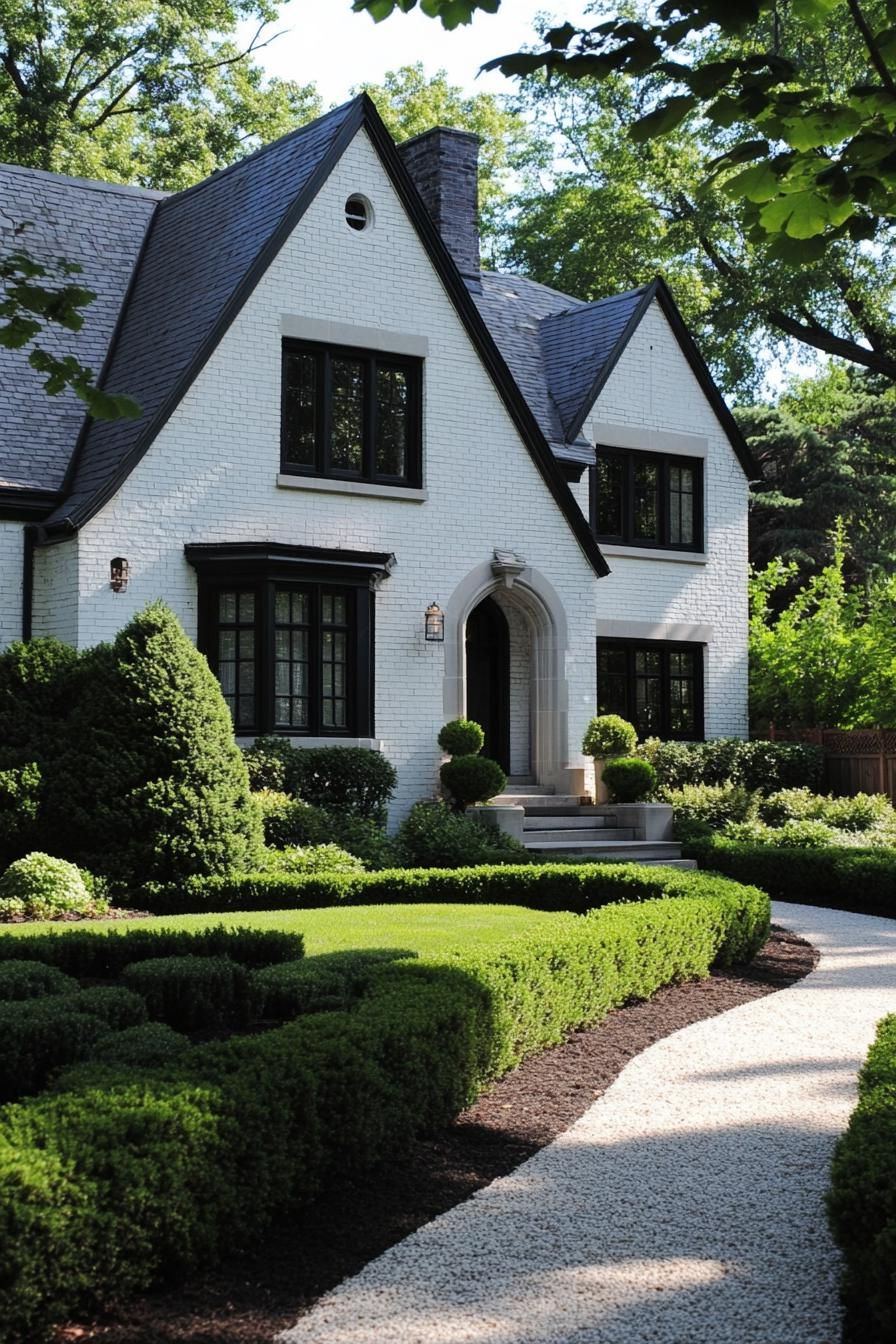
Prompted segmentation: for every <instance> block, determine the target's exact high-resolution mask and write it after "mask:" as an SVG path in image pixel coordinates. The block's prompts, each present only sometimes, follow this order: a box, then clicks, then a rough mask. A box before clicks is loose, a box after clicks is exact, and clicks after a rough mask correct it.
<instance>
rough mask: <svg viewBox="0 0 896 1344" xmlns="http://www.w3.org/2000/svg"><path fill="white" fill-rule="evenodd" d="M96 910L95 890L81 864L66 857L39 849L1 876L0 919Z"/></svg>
mask: <svg viewBox="0 0 896 1344" xmlns="http://www.w3.org/2000/svg"><path fill="white" fill-rule="evenodd" d="M94 911H95V904H94V898H93V894H92V892H91V890H90V888H89V886H88V885H87V883H86V882H85V881H84V876H83V874H82V872H81V870H80V868H76V867H75V865H74V864H73V863H67V862H66V860H65V859H54V858H53V856H52V855H51V854H42V853H40V852H37V851H36V852H35V853H33V854H26V855H25V857H24V858H23V859H16V861H15V863H11V864H10V865H9V867H8V868H7V870H6V872H5V873H4V874H3V876H2V877H0V919H13V918H15V917H16V916H20V915H24V916H25V918H26V919H59V918H60V917H61V916H62V915H90V914H93V913H94Z"/></svg>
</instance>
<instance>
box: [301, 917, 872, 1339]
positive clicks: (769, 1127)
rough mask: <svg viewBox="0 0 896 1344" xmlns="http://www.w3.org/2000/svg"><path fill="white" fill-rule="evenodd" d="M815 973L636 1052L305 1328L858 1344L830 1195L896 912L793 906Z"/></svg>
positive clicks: (322, 1332) (306, 1320)
mask: <svg viewBox="0 0 896 1344" xmlns="http://www.w3.org/2000/svg"><path fill="white" fill-rule="evenodd" d="M774 919H775V922H776V923H778V924H782V925H784V927H786V928H788V929H792V930H793V931H794V932H796V933H798V934H800V935H801V936H802V937H804V938H806V939H808V940H809V941H810V942H811V943H813V944H814V945H815V946H816V947H817V948H818V949H819V951H820V952H821V959H820V962H819V965H818V968H817V969H816V970H815V971H814V972H813V973H812V974H811V975H809V976H808V977H807V978H806V979H805V980H802V981H800V982H799V983H798V984H796V985H794V986H792V987H791V988H790V989H786V990H782V991H781V992H780V993H777V994H771V995H769V996H768V997H767V998H763V999H758V1000H756V1001H755V1002H753V1003H749V1004H744V1005H743V1006H741V1007H739V1008H734V1009H732V1010H731V1011H730V1012H727V1013H724V1014H722V1015H721V1016H720V1017H715V1018H710V1019H709V1020H708V1021H705V1022H699V1023H697V1024H696V1025H694V1026H691V1027H686V1028H685V1029H684V1030H682V1031H679V1032H677V1033H676V1034H675V1035H674V1036H670V1037H667V1038H666V1039H665V1040H662V1041H659V1042H657V1044H656V1045H653V1046H651V1047H650V1048H649V1049H648V1050H645V1051H644V1053H643V1054H641V1055H638V1056H637V1057H636V1058H635V1059H634V1060H632V1061H631V1063H629V1064H628V1065H627V1066H626V1068H625V1069H624V1070H623V1072H622V1073H621V1074H620V1076H619V1078H618V1079H617V1080H616V1082H615V1083H614V1084H613V1085H612V1087H611V1088H610V1089H609V1090H608V1091H607V1092H606V1093H605V1094H604V1096H603V1097H602V1098H601V1099H600V1100H599V1101H597V1102H596V1103H595V1104H594V1106H592V1107H591V1109H590V1110H588V1111H587V1112H586V1113H585V1115H583V1116H582V1118H581V1119H580V1120H579V1121H578V1122H577V1123H576V1124H575V1125H573V1126H572V1128H571V1129H569V1130H567V1131H566V1133H564V1134H562V1135H561V1136H560V1138H558V1139H557V1140H556V1141H555V1142H554V1143H552V1144H551V1145H549V1146H548V1147H547V1148H544V1149H543V1150H542V1151H541V1152H540V1153H538V1154H536V1156H535V1157H533V1158H532V1159H530V1160H529V1161H528V1162H526V1163H524V1164H523V1166H521V1167H519V1168H517V1170H516V1171H515V1172H513V1173H512V1174H511V1175H510V1176H507V1177H504V1178H502V1179H501V1180H498V1181H495V1182H493V1184H491V1185H489V1186H487V1187H486V1188H485V1189H483V1190H481V1191H480V1192H479V1193H478V1194H476V1195H474V1196H473V1198H472V1199H470V1200H468V1201H467V1202H466V1203H463V1204H460V1205H458V1206H457V1207H456V1208H454V1209H452V1210H450V1211H449V1212H448V1213H446V1214H444V1215H442V1216H441V1217H440V1218H437V1219H436V1220H435V1221H434V1222H432V1223H429V1224H427V1225H426V1226H425V1227H423V1228H421V1229H420V1230H419V1231H418V1232H415V1233H414V1234H413V1235H412V1236H410V1237H408V1238H407V1239H406V1240H405V1241H402V1242H400V1243H399V1244H398V1245H397V1246H394V1247H393V1248H392V1249H391V1250H389V1251H387V1252H386V1253H385V1255H382V1256H380V1257H379V1258H378V1259H377V1260H374V1261H372V1262H371V1263H370V1264H369V1265H368V1266H366V1268H365V1269H364V1270H362V1271H361V1273H360V1274H358V1275H356V1276H355V1277H354V1278H352V1279H348V1280H346V1281H345V1283H343V1284H342V1285H340V1287H339V1288H337V1289H336V1290H335V1292H333V1293H331V1294H330V1295H329V1296H327V1297H325V1298H323V1299H322V1300H321V1301H320V1302H319V1303H318V1304H317V1305H316V1306H315V1307H314V1308H313V1310H312V1311H310V1312H309V1313H308V1315H307V1316H305V1317H303V1318H302V1319H301V1320H300V1321H299V1323H298V1324H297V1325H296V1326H295V1327H294V1328H292V1329H290V1330H287V1331H285V1332H284V1333H283V1334H282V1335H280V1336H278V1339H280V1340H281V1341H284V1344H374V1342H375V1344H838V1341H839V1339H840V1307H839V1302H838V1278H839V1258H838V1254H837V1251H836V1249H835V1247H834V1246H833V1244H832V1242H831V1239H830V1236H829V1234H828V1231H827V1228H826V1224H825V1218H824V1209H823V1196H824V1191H825V1189H826V1187H827V1179H828V1164H829V1161H830V1156H831V1151H832V1148H833V1144H834V1140H835V1138H836V1136H837V1135H838V1134H839V1133H840V1132H841V1130H842V1129H843V1128H844V1127H845V1125H846V1122H847V1119H848V1117H849V1114H850V1111H851V1110H852V1107H853V1105H854V1101H855V1075H856V1072H857V1070H858V1068H859V1066H860V1064H861V1062H862V1060H863V1058H864V1055H865V1052H866V1051H867V1048H868V1045H869V1044H870V1042H871V1040H872V1037H873V1034H874V1026H875V1023H876V1022H877V1021H878V1020H879V1019H880V1018H881V1017H882V1016H883V1015H884V1013H886V1012H892V1011H894V1010H896V922H894V921H890V920H884V919H874V918H871V917H868V916H863V915H853V914H846V913H843V912H840V911H833V910H821V909H816V908H814V907H807V906H796V905H785V904H781V903H777V902H776V903H775V905H774Z"/></svg>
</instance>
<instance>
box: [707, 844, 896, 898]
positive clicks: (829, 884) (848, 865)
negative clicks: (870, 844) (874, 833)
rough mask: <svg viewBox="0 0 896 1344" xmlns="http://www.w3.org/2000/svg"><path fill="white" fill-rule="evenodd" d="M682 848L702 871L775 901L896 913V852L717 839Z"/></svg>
mask: <svg viewBox="0 0 896 1344" xmlns="http://www.w3.org/2000/svg"><path fill="white" fill-rule="evenodd" d="M684 852H685V853H686V854H689V855H691V856H692V857H693V858H695V859H697V861H698V862H699V864H700V867H701V869H704V870H706V869H708V870H711V871H713V872H718V873H724V874H725V875H726V876H727V877H731V878H734V879H735V881H738V882H747V883H753V884H755V885H756V886H757V887H761V888H762V890H763V891H767V892H768V894H769V896H771V898H772V900H776V901H793V902H795V903H796V904H797V905H823V906H832V907H834V908H835V909H839V910H856V911H859V912H860V913H862V912H864V913H866V914H870V915H888V916H893V915H894V914H896V850H887V849H843V848H840V847H837V846H834V845H827V846H824V847H823V848H820V849H784V848H777V847H773V846H771V845H747V844H742V843H740V842H739V841H735V840H719V839H716V840H710V841H707V842H705V843H704V842H694V843H692V844H690V845H688V846H686V847H685V851H684Z"/></svg>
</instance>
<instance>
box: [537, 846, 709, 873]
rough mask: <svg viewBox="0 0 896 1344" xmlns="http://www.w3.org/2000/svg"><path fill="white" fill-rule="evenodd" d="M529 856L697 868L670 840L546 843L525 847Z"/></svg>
mask: <svg viewBox="0 0 896 1344" xmlns="http://www.w3.org/2000/svg"><path fill="white" fill-rule="evenodd" d="M526 848H527V849H528V850H529V851H530V853H532V854H540V855H542V856H543V857H545V858H552V859H557V860H559V861H561V862H563V861H566V860H572V861H575V862H583V863H602V862H603V863H654V864H657V863H660V864H672V865H674V866H675V867H676V868H682V867H685V868H696V866H697V864H696V862H695V860H694V859H683V858H682V857H681V846H680V845H677V844H675V843H674V841H671V840H592V841H586V842H585V843H582V842H581V841H577V840H548V841H543V842H542V841H539V842H538V843H537V844H527V845H526Z"/></svg>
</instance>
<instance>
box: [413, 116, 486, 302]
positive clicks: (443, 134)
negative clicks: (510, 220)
mask: <svg viewBox="0 0 896 1344" xmlns="http://www.w3.org/2000/svg"><path fill="white" fill-rule="evenodd" d="M398 152H399V154H400V155H401V157H402V158H403V159H404V164H405V167H406V168H407V170H408V172H409V173H410V175H411V177H412V178H413V179H414V186H415V187H416V188H417V190H418V191H419V193H420V195H421V196H422V197H423V203H424V205H425V206H426V208H427V210H428V211H429V214H430V216H431V217H432V220H433V223H434V224H435V226H436V228H437V229H438V231H439V233H440V234H441V235H442V241H443V242H444V243H445V246H446V247H447V248H448V251H449V252H450V253H451V255H452V257H453V258H454V260H455V262H456V263H457V267H458V269H459V270H460V272H461V274H462V275H465V276H471V277H473V276H474V277H476V278H477V279H478V277H479V219H478V208H477V207H478V187H479V136H478V135H474V134H473V132H472V131H455V130H452V129H451V128H450V127H447V126H435V127H434V128H433V129H432V130H431V131H424V132H423V134H422V135H415V136H414V138H413V140H405V142H404V144H403V145H399V146H398Z"/></svg>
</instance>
